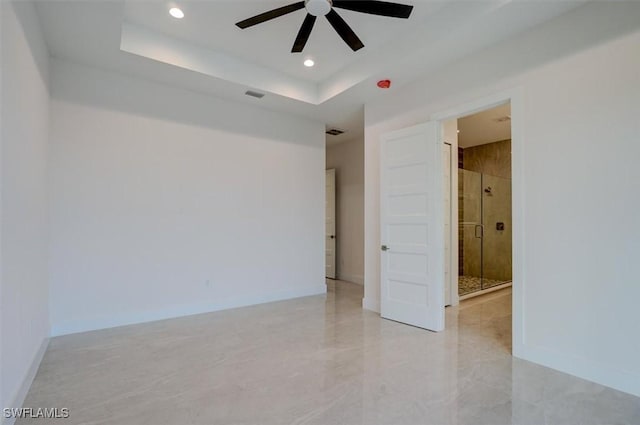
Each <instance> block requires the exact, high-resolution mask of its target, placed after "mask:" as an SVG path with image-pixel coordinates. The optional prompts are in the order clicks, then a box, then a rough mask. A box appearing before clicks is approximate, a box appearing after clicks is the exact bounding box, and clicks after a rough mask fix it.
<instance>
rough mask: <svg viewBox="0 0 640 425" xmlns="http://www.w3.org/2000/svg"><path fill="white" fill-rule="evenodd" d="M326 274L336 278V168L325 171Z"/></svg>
mask: <svg viewBox="0 0 640 425" xmlns="http://www.w3.org/2000/svg"><path fill="white" fill-rule="evenodd" d="M325 196H326V199H325V204H324V208H325V210H324V211H325V212H324V220H325V223H324V229H325V242H324V275H325V276H326V277H328V278H330V279H335V278H336V170H335V169H333V168H332V169H330V170H326V171H325Z"/></svg>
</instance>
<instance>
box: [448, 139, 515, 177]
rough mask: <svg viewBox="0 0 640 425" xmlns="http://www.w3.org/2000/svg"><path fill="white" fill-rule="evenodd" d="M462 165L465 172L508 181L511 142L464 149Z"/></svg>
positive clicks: (506, 141)
mask: <svg viewBox="0 0 640 425" xmlns="http://www.w3.org/2000/svg"><path fill="white" fill-rule="evenodd" d="M458 162H460V161H458ZM462 163H463V166H462V168H464V169H465V170H469V171H477V172H478V173H483V174H489V175H491V176H496V177H503V178H505V179H510V178H511V140H503V141H501V142H495V143H488V144H486V145H480V146H474V147H471V148H465V149H463V151H462Z"/></svg>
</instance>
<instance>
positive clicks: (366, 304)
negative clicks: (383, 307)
mask: <svg viewBox="0 0 640 425" xmlns="http://www.w3.org/2000/svg"><path fill="white" fill-rule="evenodd" d="M362 308H363V309H365V310H371V311H374V312H376V313H380V301H379V300H377V299H373V298H367V297H364V298H363V299H362Z"/></svg>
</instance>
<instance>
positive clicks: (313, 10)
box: [304, 0, 331, 16]
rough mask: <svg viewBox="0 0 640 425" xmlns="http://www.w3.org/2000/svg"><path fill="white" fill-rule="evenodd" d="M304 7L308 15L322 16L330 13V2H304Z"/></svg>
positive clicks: (324, 0) (311, 0)
mask: <svg viewBox="0 0 640 425" xmlns="http://www.w3.org/2000/svg"><path fill="white" fill-rule="evenodd" d="M304 7H305V8H306V9H307V12H309V14H310V15H313V16H324V15H326V14H327V13H329V12H330V11H331V0H305V2H304Z"/></svg>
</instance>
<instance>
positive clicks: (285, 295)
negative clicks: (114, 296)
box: [51, 279, 327, 336]
mask: <svg viewBox="0 0 640 425" xmlns="http://www.w3.org/2000/svg"><path fill="white" fill-rule="evenodd" d="M326 292H327V286H326V284H325V283H324V279H323V283H321V284H318V285H312V286H306V287H302V288H293V289H288V290H283V291H277V292H271V293H265V294H258V295H253V296H247V297H241V298H232V299H226V300H223V301H220V302H214V303H203V304H192V305H183V306H177V307H169V308H167V309H164V310H159V311H147V312H142V313H134V314H120V315H114V316H111V317H105V318H96V319H90V320H78V321H68V322H64V323H59V324H54V325H53V326H52V329H51V335H52V336H60V335H69V334H75V333H80V332H88V331H95V330H99V329H108V328H115V327H118V326H127V325H135V324H139V323H147V322H155V321H157V320H165V319H173V318H177V317H184V316H192V315H195V314H204V313H212V312H215V311H222V310H229V309H232V308H239V307H247V306H251V305H256V304H264V303H269V302H274V301H284V300H290V299H294V298H301V297H308V296H311V295H321V294H326Z"/></svg>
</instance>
